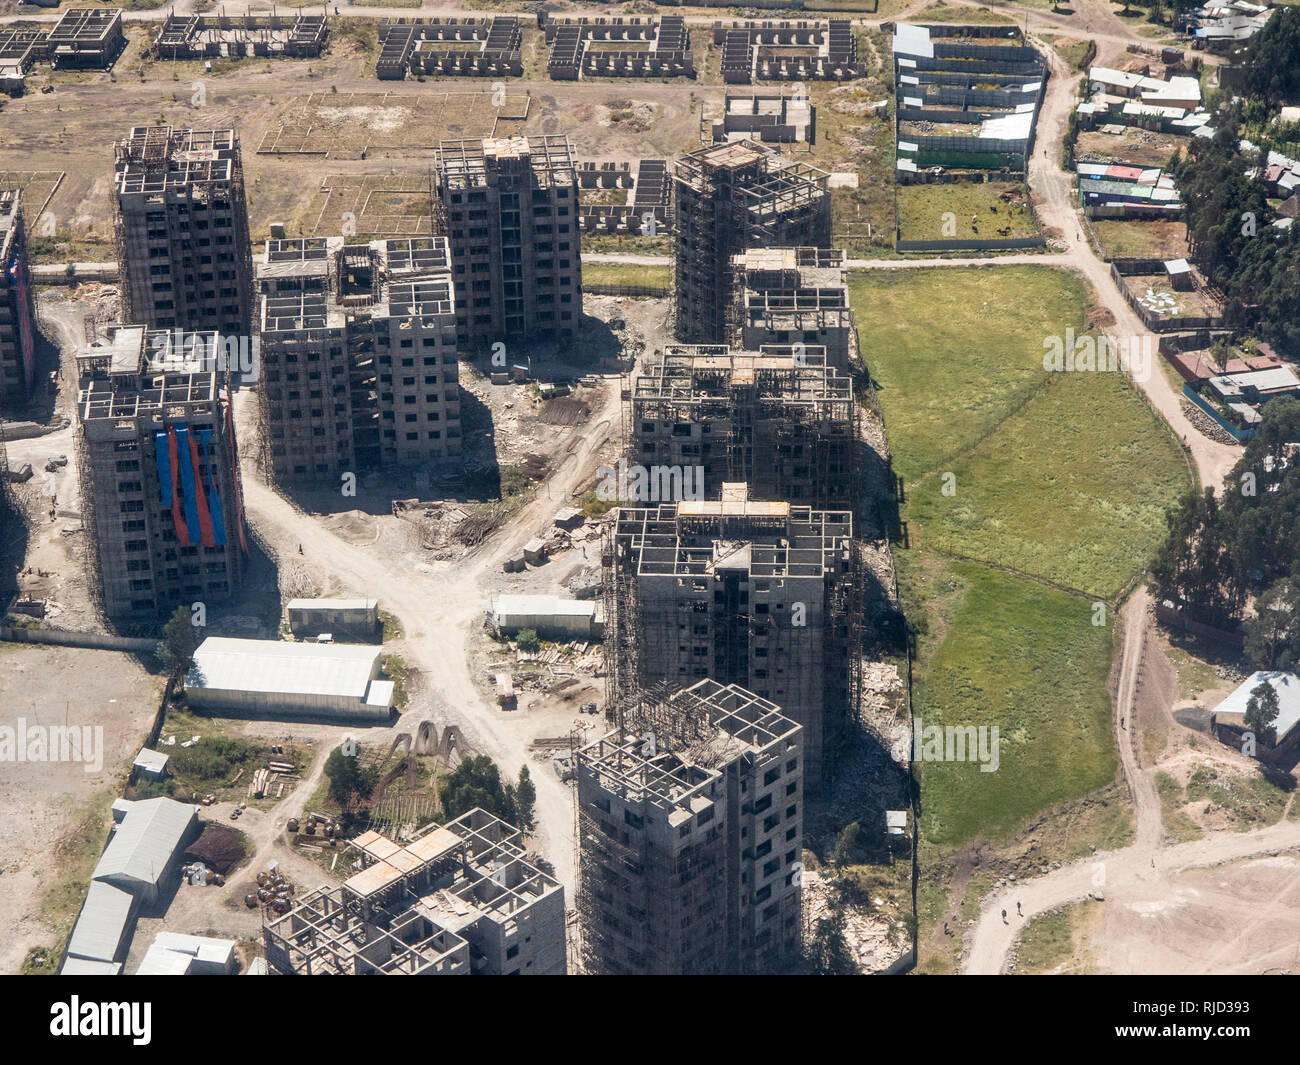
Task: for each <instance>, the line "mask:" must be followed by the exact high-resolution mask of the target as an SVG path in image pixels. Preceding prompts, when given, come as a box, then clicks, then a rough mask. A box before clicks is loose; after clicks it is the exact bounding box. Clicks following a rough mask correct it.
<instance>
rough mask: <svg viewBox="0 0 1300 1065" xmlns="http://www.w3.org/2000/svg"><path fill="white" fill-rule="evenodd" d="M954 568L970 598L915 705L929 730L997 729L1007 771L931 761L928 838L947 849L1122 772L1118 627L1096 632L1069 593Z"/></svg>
mask: <svg viewBox="0 0 1300 1065" xmlns="http://www.w3.org/2000/svg"><path fill="white" fill-rule="evenodd" d="M950 569H951V571H952V573H953V574H954V575H955V576H956V577H957V579H958V580H959V581H960V582H961V585H962V586H963V590H962V594H961V597H960V600H959V601H958V603H957V604H956V608H955V610H954V613H953V616H952V621H951V629H950V630H949V631H948V633H947V636H946V637H945V638H944V640H943V642H942V644H941V645H940V646H939V647H938V649H937V650H936V651H935V652H934V654H933V655H932V656H931V657H930V658H929V659H928V660H927V661H925V662H924V664H923V672H922V675H921V677H920V678H919V680H918V682H917V683H916V685H915V687H914V690H913V704H914V706H915V708H916V713H917V716H918V717H919V718H920V719H921V724H922V725H923V727H924V728H926V729H928V728H930V727H932V726H940V727H943V726H948V725H951V726H958V727H965V726H976V727H980V726H987V727H988V728H989V729H990V730H991V729H992V728H997V729H998V765H997V769H996V771H993V772H981V765H980V764H979V763H978V762H977V761H973V760H967V761H964V762H956V761H924V762H922V766H921V775H922V795H923V797H924V802H923V804H922V811H923V812H922V821H921V827H922V831H923V832H924V833H925V835H926V837H927V838H928V839H930V840H931V841H933V842H935V843H940V844H957V843H961V842H963V841H965V840H968V839H972V838H974V837H976V836H984V837H989V838H1005V837H1007V836H1008V835H1009V834H1010V833H1012V832H1014V831H1015V830H1016V828H1017V827H1018V826H1019V825H1020V824H1021V823H1022V822H1023V821H1024V820H1025V819H1026V818H1028V817H1030V816H1032V815H1033V814H1035V813H1037V812H1039V811H1040V810H1042V809H1043V808H1044V807H1047V806H1050V805H1052V804H1053V803H1057V802H1062V801H1064V800H1066V799H1070V798H1073V797H1075V796H1078V795H1082V794H1085V793H1087V792H1089V791H1092V790H1094V789H1096V788H1100V787H1102V786H1104V785H1106V784H1107V783H1109V782H1110V781H1111V780H1112V779H1113V778H1114V776H1115V771H1116V768H1117V758H1116V754H1115V748H1114V742H1113V739H1112V736H1111V731H1110V700H1109V696H1108V694H1107V689H1106V681H1107V677H1108V675H1109V672H1110V664H1111V652H1112V646H1111V630H1110V628H1109V626H1094V625H1092V624H1091V619H1090V609H1089V604H1088V603H1087V602H1086V601H1084V600H1081V599H1078V598H1076V597H1074V596H1070V595H1066V594H1065V593H1063V592H1058V591H1055V590H1053V589H1050V588H1044V587H1042V586H1041V585H1038V584H1036V583H1034V582H1031V581H1028V580H1024V579H1022V578H1018V577H1014V576H1011V575H1009V574H1005V573H1000V572H998V571H996V570H990V569H988V568H987V567H984V566H979V565H974V564H970V563H952V564H951V566H950ZM908 579H910V570H908V569H906V568H904V569H903V570H902V571H900V581H906V580H908ZM922 594H923V593H922ZM1066 678H1068V683H1067V682H1066ZM989 735H991V732H990V733H989ZM924 738H925V734H924V732H923V733H922V742H924Z"/></svg>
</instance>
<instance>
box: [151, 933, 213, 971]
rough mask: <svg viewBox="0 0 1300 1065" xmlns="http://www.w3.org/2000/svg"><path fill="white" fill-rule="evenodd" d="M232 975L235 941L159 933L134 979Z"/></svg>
mask: <svg viewBox="0 0 1300 1065" xmlns="http://www.w3.org/2000/svg"><path fill="white" fill-rule="evenodd" d="M234 971H235V941H234V940H233V939H211V938H209V937H207V936H190V935H185V934H183V933H181V932H159V933H158V935H157V936H155V937H154V941H153V943H152V944H150V946H149V950H148V952H147V953H146V954H145V956H144V960H143V961H142V962H141V963H140V968H139V969H137V970H136V975H137V976H228V975H230V974H233V973H234Z"/></svg>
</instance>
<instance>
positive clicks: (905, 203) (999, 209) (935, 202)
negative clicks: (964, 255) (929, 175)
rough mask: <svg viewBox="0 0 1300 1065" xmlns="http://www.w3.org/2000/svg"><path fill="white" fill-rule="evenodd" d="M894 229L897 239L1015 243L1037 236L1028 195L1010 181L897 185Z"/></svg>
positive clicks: (1019, 185) (1022, 188)
mask: <svg viewBox="0 0 1300 1065" xmlns="http://www.w3.org/2000/svg"><path fill="white" fill-rule="evenodd" d="M1004 196H1006V197H1008V199H1003V197H1004ZM949 216H951V217H949ZM898 229H899V237H900V238H901V239H902V240H966V239H972V240H989V239H1013V238H1015V239H1019V238H1024V237H1033V236H1037V234H1038V228H1037V226H1036V225H1035V224H1034V212H1033V208H1032V207H1031V206H1030V204H1029V195H1028V190H1027V189H1026V188H1025V186H1024V185H1022V184H1020V183H1018V182H1011V181H950V182H944V183H937V184H928V185H900V186H899V188H898Z"/></svg>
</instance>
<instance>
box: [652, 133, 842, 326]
mask: <svg viewBox="0 0 1300 1065" xmlns="http://www.w3.org/2000/svg"><path fill="white" fill-rule="evenodd" d="M827 180H828V175H827V174H826V173H825V172H824V171H822V170H818V169H817V168H816V167H811V166H808V165H807V164H806V163H799V162H796V161H794V160H793V159H790V158H789V157H788V156H784V155H782V154H781V153H780V152H778V151H777V150H776V149H775V148H769V147H768V146H766V145H764V144H759V143H757V142H755V141H739V142H737V143H735V144H717V145H712V146H709V147H706V148H700V149H697V150H696V151H693V152H690V153H689V154H687V155H685V156H683V157H681V158H680V159H678V160H677V164H676V174H675V179H674V187H675V191H676V209H675V212H674V226H675V233H676V236H675V246H674V253H675V263H676V270H675V274H674V278H675V284H676V289H677V297H676V318H677V326H676V328H677V338H678V339H679V340H681V341H684V342H687V343H696V344H725V343H726V342H727V339H728V338H727V335H726V332H727V322H728V319H729V317H730V315H731V307H732V304H733V303H734V301H735V299H736V292H735V282H736V279H735V269H734V266H733V263H732V260H733V258H734V257H735V256H736V255H739V254H740V253H741V252H744V251H747V250H748V249H750V248H774V247H817V248H825V247H827V246H828V245H829V244H830V236H831V199H830V193H829V190H828V188H827Z"/></svg>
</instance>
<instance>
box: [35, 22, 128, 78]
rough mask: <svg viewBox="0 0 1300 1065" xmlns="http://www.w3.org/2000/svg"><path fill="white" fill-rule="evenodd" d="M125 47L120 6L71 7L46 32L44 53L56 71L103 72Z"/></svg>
mask: <svg viewBox="0 0 1300 1065" xmlns="http://www.w3.org/2000/svg"><path fill="white" fill-rule="evenodd" d="M125 47H126V33H125V32H124V31H123V29H122V9H121V8H120V7H73V8H69V9H68V10H67V11H65V12H64V13H63V16H62V17H61V18H60V19H59V21H58V23H56V24H55V26H54V28H53V29H52V30H50V33H49V36H48V37H47V38H46V51H47V55H48V56H49V58H50V61H51V62H52V63H53V64H54V65H55V66H56V67H59V68H68V67H74V68H77V69H84V68H87V67H96V68H99V69H101V70H107V69H108V68H109V67H111V66H112V65H113V62H114V61H115V60H116V59H117V57H118V56H119V55H120V54H121V52H122V49H123V48H125Z"/></svg>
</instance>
